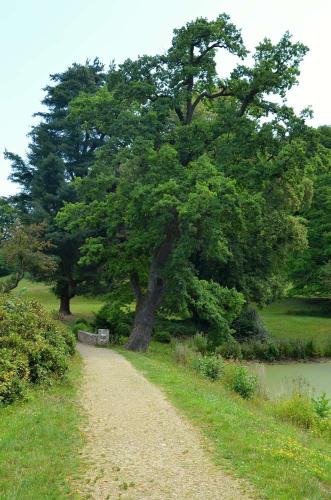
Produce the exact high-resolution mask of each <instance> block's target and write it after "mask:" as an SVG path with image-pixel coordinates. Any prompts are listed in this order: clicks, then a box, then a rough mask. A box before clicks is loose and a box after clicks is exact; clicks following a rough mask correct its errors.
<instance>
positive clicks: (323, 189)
mask: <svg viewBox="0 0 331 500" xmlns="http://www.w3.org/2000/svg"><path fill="white" fill-rule="evenodd" d="M330 130H331V127H329V126H323V127H319V128H318V129H317V130H316V131H315V141H316V142H318V143H319V162H318V164H317V167H316V172H315V176H314V196H313V201H312V205H311V207H308V209H307V210H305V212H304V216H305V217H306V219H307V222H308V240H309V246H308V248H307V249H306V250H304V251H303V252H300V253H295V255H294V256H293V258H291V259H290V263H289V273H290V276H291V278H292V280H293V282H294V288H295V291H296V293H299V294H300V295H301V294H304V295H307V296H312V295H322V296H325V297H328V296H329V294H330V290H331V280H330V275H331V273H330V265H331V253H330V230H331V224H330V207H331V205H330V200H331V144H330V135H331V134H330Z"/></svg>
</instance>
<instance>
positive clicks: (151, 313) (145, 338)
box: [125, 291, 162, 352]
mask: <svg viewBox="0 0 331 500" xmlns="http://www.w3.org/2000/svg"><path fill="white" fill-rule="evenodd" d="M161 293H162V292H161V291H160V294H161ZM158 302H159V301H157V303H158ZM157 303H155V302H154V301H153V300H151V297H150V296H147V297H146V298H145V300H144V301H143V303H142V304H141V306H140V308H139V310H138V311H137V312H136V317H135V320H134V325H133V329H132V332H131V335H130V338H129V340H128V342H127V344H126V345H125V347H126V349H129V350H130V351H140V352H145V351H146V350H147V348H148V346H149V343H150V341H151V339H152V333H153V328H154V323H155V313H156V310H157Z"/></svg>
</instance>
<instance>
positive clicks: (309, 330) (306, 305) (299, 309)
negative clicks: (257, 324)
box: [260, 298, 331, 345]
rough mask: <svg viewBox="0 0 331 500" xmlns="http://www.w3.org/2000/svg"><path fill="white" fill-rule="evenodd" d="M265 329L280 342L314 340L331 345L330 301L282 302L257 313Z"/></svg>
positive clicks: (298, 299) (301, 300)
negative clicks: (280, 340) (283, 340)
mask: <svg viewBox="0 0 331 500" xmlns="http://www.w3.org/2000/svg"><path fill="white" fill-rule="evenodd" d="M260 314H261V317H262V319H263V322H264V324H265V326H266V328H267V329H268V330H269V331H270V333H271V334H273V335H275V336H276V337H278V338H281V339H298V338H302V339H306V340H310V339H314V340H315V341H316V342H317V343H318V344H321V345H326V344H329V343H330V342H331V301H329V300H328V299H305V298H292V299H285V300H281V301H278V302H275V303H274V304H271V305H270V306H268V307H266V308H264V309H262V310H261V311H260Z"/></svg>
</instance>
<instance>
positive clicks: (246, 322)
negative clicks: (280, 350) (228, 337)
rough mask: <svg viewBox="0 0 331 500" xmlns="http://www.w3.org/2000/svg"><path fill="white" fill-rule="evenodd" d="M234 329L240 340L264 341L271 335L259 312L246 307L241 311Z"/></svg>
mask: <svg viewBox="0 0 331 500" xmlns="http://www.w3.org/2000/svg"><path fill="white" fill-rule="evenodd" d="M232 328H233V329H234V330H235V332H236V333H235V337H236V338H238V339H239V340H245V339H259V340H263V339H266V338H267V337H268V335H269V334H268V332H267V330H266V328H265V326H264V324H263V322H262V320H261V318H260V316H259V314H258V312H257V311H256V310H255V309H254V308H253V307H251V306H246V307H245V308H244V309H243V310H242V311H241V313H240V316H239V317H238V318H237V319H236V320H235V321H234V322H233V323H232Z"/></svg>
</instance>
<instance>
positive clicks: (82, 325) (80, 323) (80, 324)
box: [71, 318, 90, 338]
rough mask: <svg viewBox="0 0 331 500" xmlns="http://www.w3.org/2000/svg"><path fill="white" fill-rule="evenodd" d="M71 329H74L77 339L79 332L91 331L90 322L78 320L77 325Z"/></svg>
mask: <svg viewBox="0 0 331 500" xmlns="http://www.w3.org/2000/svg"><path fill="white" fill-rule="evenodd" d="M71 329H72V332H73V334H74V335H75V337H76V338H77V335H78V332H79V330H83V331H86V330H87V331H89V329H90V326H89V323H88V321H86V320H84V319H83V318H82V319H78V320H77V321H75V323H74V324H73V325H72V327H71Z"/></svg>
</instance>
